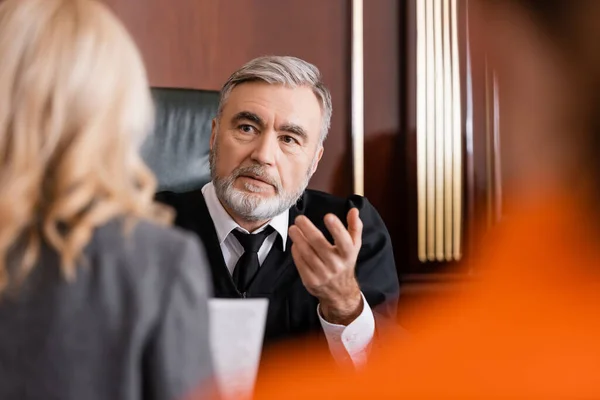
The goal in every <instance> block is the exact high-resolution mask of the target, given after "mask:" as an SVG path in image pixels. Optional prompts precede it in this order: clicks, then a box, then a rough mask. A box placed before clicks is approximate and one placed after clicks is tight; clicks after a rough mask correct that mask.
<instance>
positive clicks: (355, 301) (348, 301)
mask: <svg viewBox="0 0 600 400" xmlns="http://www.w3.org/2000/svg"><path fill="white" fill-rule="evenodd" d="M319 302H320V305H319V308H320V311H321V316H322V317H323V319H324V320H325V321H327V322H329V323H330V324H336V325H344V326H347V325H350V324H351V323H352V321H354V320H355V319H356V318H358V316H359V315H360V314H361V313H362V311H363V307H364V304H363V298H362V295H361V294H360V290H359V289H358V288H357V289H356V291H355V292H353V293H352V294H351V295H350V296H346V297H345V298H343V299H339V300H335V301H331V300H330V299H320V300H319Z"/></svg>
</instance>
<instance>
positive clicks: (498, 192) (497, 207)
mask: <svg viewBox="0 0 600 400" xmlns="http://www.w3.org/2000/svg"><path fill="white" fill-rule="evenodd" d="M492 90H493V97H494V98H493V102H494V103H493V104H494V108H493V113H494V122H493V136H494V145H493V147H494V217H495V221H494V222H498V221H499V220H500V218H501V217H502V157H501V153H500V151H501V150H500V98H499V95H498V76H497V75H496V71H495V70H492Z"/></svg>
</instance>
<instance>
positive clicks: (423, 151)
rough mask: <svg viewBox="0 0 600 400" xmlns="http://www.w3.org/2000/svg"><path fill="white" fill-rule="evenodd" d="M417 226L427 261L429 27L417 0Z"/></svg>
mask: <svg viewBox="0 0 600 400" xmlns="http://www.w3.org/2000/svg"><path fill="white" fill-rule="evenodd" d="M416 3H417V69H416V72H417V213H418V216H417V227H418V256H419V261H421V262H426V261H427V251H426V249H427V247H426V232H427V226H426V222H427V214H426V210H427V207H426V201H427V200H426V199H427V160H426V157H427V114H426V107H427V85H426V82H427V80H426V79H427V74H426V65H427V34H428V32H427V29H426V22H425V1H423V0H417V1H416Z"/></svg>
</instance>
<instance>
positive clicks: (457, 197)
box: [451, 0, 470, 261]
mask: <svg viewBox="0 0 600 400" xmlns="http://www.w3.org/2000/svg"><path fill="white" fill-rule="evenodd" d="M451 13H452V26H451V28H452V88H453V91H452V95H453V96H452V97H453V99H452V109H453V115H454V118H453V119H452V121H453V124H454V128H453V129H452V132H453V152H452V153H453V157H454V158H453V165H454V173H453V186H454V187H453V201H452V208H453V221H454V224H453V230H454V233H453V235H452V239H453V248H452V253H453V259H454V260H456V261H458V260H460V258H461V257H462V251H461V242H462V197H463V193H462V187H463V185H462V170H463V167H462V107H461V99H462V97H461V90H460V51H459V50H460V49H459V46H458V0H451ZM467 37H468V35H467ZM467 40H468V39H467ZM467 46H468V45H467ZM467 51H468V50H467ZM469 62H470V61H469V60H467V66H468V64H469ZM468 74H469V72H467V75H468ZM467 79H468V78H467Z"/></svg>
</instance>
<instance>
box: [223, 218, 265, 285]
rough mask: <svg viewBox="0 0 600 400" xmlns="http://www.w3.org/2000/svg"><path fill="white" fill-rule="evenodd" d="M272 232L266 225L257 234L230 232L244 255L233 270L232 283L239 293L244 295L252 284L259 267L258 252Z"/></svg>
mask: <svg viewBox="0 0 600 400" xmlns="http://www.w3.org/2000/svg"><path fill="white" fill-rule="evenodd" d="M273 231H274V229H273V227H272V226H271V225H267V227H266V228H265V229H264V230H263V231H262V232H259V233H250V234H248V233H244V232H241V231H238V230H237V229H236V230H233V231H232V233H233V234H234V235H235V237H236V238H237V240H238V241H239V242H240V244H241V245H242V247H243V248H244V254H242V256H241V257H240V259H239V260H238V262H237V263H236V264H235V268H234V269H233V282H234V283H235V286H236V287H237V289H238V291H239V292H240V293H245V292H246V291H247V290H248V287H249V286H250V283H252V280H253V279H254V276H255V275H256V273H257V272H258V267H259V266H260V264H259V262H258V250H259V249H260V247H261V246H262V244H263V242H264V241H265V239H266V238H267V236H269V235H270V234H271V233H273Z"/></svg>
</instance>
